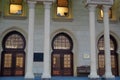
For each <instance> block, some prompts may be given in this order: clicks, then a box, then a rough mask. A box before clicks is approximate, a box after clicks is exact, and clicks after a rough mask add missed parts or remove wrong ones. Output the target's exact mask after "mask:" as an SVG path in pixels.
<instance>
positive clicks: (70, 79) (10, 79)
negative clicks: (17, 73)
mask: <svg viewBox="0 0 120 80" xmlns="http://www.w3.org/2000/svg"><path fill="white" fill-rule="evenodd" d="M0 80H25V79H24V77H0ZM34 80H41V78H40V77H35V79H34ZM51 80H89V79H88V77H63V76H61V77H60V76H59V77H52V78H51ZM101 80H104V79H101ZM115 80H120V77H115Z"/></svg>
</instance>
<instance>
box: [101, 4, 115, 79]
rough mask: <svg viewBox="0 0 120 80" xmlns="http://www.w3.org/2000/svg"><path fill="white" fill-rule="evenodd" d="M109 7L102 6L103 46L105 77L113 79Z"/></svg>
mask: <svg viewBox="0 0 120 80" xmlns="http://www.w3.org/2000/svg"><path fill="white" fill-rule="evenodd" d="M110 7H111V6H108V5H103V11H104V45H105V77H106V78H113V77H114V76H113V75H112V72H111V53H110V33H109V14H108V12H109V8H110Z"/></svg>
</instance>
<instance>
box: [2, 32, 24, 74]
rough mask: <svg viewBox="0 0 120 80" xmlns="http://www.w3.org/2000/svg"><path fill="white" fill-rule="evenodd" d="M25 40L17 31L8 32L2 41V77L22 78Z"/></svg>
mask: <svg viewBox="0 0 120 80" xmlns="http://www.w3.org/2000/svg"><path fill="white" fill-rule="evenodd" d="M25 45H26V42H25V38H24V36H23V35H22V34H21V33H19V32H18V31H12V32H9V33H8V34H7V35H6V36H5V37H4V39H3V41H2V46H3V51H2V60H1V61H2V62H1V75H2V76H22V75H24V71H25V52H24V49H25Z"/></svg>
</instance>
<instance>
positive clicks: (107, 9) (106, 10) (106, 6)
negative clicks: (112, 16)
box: [103, 5, 111, 12]
mask: <svg viewBox="0 0 120 80" xmlns="http://www.w3.org/2000/svg"><path fill="white" fill-rule="evenodd" d="M110 7H111V5H103V11H104V12H108V11H109V9H110Z"/></svg>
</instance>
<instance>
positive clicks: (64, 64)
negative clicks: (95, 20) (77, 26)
mask: <svg viewBox="0 0 120 80" xmlns="http://www.w3.org/2000/svg"><path fill="white" fill-rule="evenodd" d="M72 48H73V42H72V39H71V38H70V36H69V35H67V34H66V33H59V34H57V35H56V36H55V37H54V38H53V40H52V49H53V52H52V54H51V75H52V76H73V53H72Z"/></svg>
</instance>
